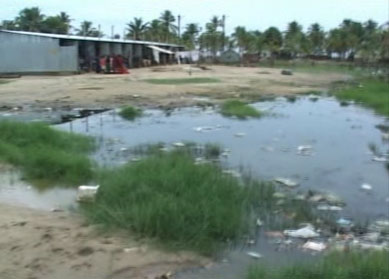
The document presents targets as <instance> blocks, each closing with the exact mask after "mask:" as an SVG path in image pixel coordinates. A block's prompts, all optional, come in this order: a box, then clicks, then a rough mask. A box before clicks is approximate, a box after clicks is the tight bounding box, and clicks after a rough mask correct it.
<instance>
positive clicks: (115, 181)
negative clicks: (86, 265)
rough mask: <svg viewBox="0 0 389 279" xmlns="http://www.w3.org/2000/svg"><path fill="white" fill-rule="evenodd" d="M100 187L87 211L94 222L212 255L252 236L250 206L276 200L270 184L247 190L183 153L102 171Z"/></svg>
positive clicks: (248, 185)
mask: <svg viewBox="0 0 389 279" xmlns="http://www.w3.org/2000/svg"><path fill="white" fill-rule="evenodd" d="M99 184H100V190H99V192H98V194H97V199H96V202H95V203H94V204H90V205H86V206H85V207H83V212H84V213H85V215H86V216H87V218H88V219H89V220H90V221H91V222H92V223H98V224H103V225H104V227H106V228H108V229H109V228H112V229H114V228H120V229H124V230H127V231H129V232H131V233H135V234H136V235H139V236H140V237H146V238H149V239H154V240H158V241H159V242H158V243H162V244H163V246H164V247H167V248H170V249H188V250H193V251H196V252H200V253H202V254H208V255H209V254H213V253H214V252H216V251H218V249H220V248H221V247H223V245H225V244H226V243H227V242H228V241H234V240H237V239H239V237H240V236H242V234H243V233H245V232H247V231H248V229H249V224H251V223H252V224H254V222H253V221H252V220H251V221H249V219H250V218H249V217H248V216H249V214H248V213H249V211H250V209H251V206H258V207H259V206H263V205H264V204H266V203H267V202H270V201H271V197H272V195H273V188H272V187H271V186H269V185H267V184H262V183H260V182H257V181H253V180H247V181H246V182H245V183H244V185H242V184H241V182H240V181H239V180H238V179H236V178H233V177H232V176H230V175H227V174H223V173H222V170H221V169H220V167H219V166H217V165H215V164H202V165H196V164H195V163H194V160H193V157H192V156H191V155H190V154H188V153H187V152H185V151H181V150H175V151H171V152H167V153H166V152H165V153H159V154H156V155H152V156H150V157H147V158H144V159H142V160H141V161H139V162H136V163H131V164H127V165H125V166H123V167H121V168H118V169H111V170H103V171H102V173H101V175H100V181H99Z"/></svg>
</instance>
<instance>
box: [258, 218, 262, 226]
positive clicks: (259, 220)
mask: <svg viewBox="0 0 389 279" xmlns="http://www.w3.org/2000/svg"><path fill="white" fill-rule="evenodd" d="M257 226H258V227H261V226H263V222H262V221H261V219H259V218H258V219H257Z"/></svg>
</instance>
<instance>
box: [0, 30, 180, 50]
mask: <svg viewBox="0 0 389 279" xmlns="http://www.w3.org/2000/svg"><path fill="white" fill-rule="evenodd" d="M0 32H6V33H11V34H19V35H26V36H39V37H46V38H53V39H67V40H77V41H93V42H104V43H124V44H142V45H143V44H144V45H155V46H169V47H182V46H179V45H176V44H167V43H159V42H150V41H137V40H121V39H107V38H98V37H84V36H75V35H63V34H48V33H38V32H27V31H11V30H0Z"/></svg>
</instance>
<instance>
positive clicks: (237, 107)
mask: <svg viewBox="0 0 389 279" xmlns="http://www.w3.org/2000/svg"><path fill="white" fill-rule="evenodd" d="M221 113H222V115H224V116H228V117H231V116H235V117H237V118H240V119H246V118H247V117H261V116H262V113H261V112H260V111H258V110H256V109H255V108H253V107H251V106H249V105H247V104H245V103H244V102H242V101H239V100H228V101H225V102H224V103H223V104H222V106H221Z"/></svg>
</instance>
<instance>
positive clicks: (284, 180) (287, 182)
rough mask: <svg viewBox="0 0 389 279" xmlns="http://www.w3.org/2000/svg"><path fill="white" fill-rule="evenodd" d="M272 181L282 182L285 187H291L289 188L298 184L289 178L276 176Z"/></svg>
mask: <svg viewBox="0 0 389 279" xmlns="http://www.w3.org/2000/svg"><path fill="white" fill-rule="evenodd" d="M274 181H275V182H278V183H280V184H283V185H285V186H287V187H291V188H294V187H297V186H298V185H299V184H298V183H297V182H295V181H293V180H291V179H289V178H282V177H278V178H275V179H274Z"/></svg>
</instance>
